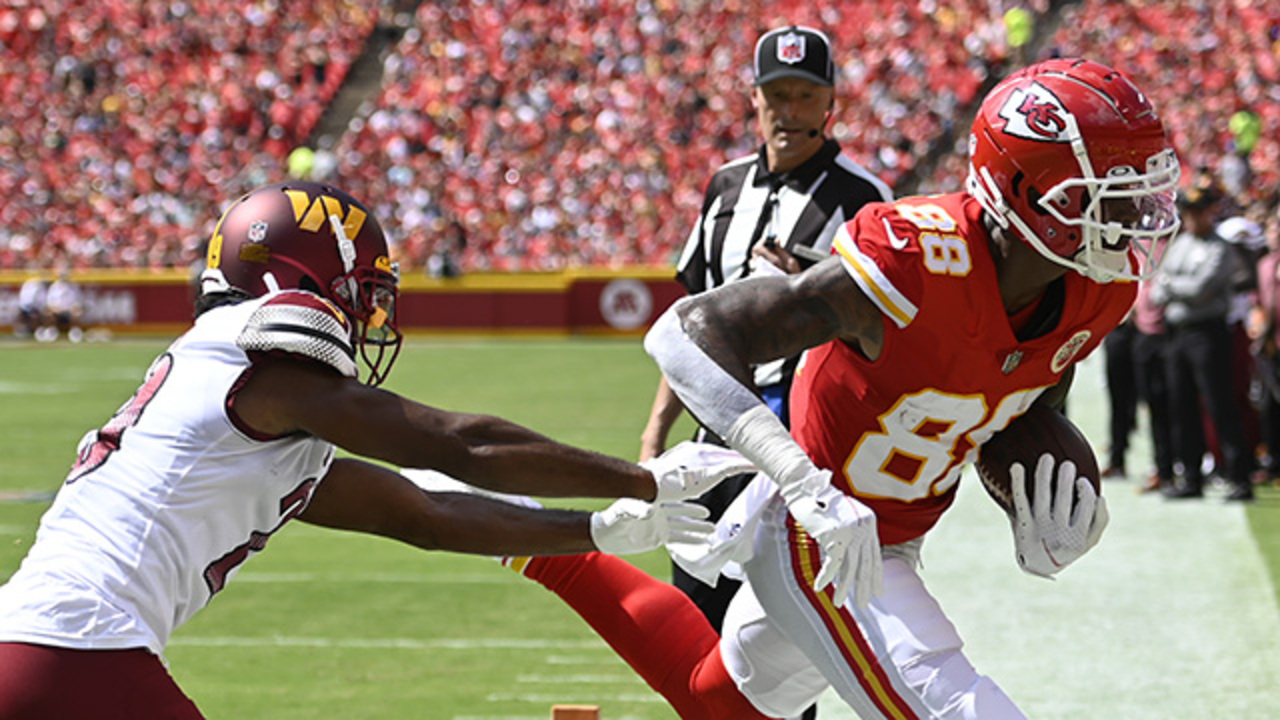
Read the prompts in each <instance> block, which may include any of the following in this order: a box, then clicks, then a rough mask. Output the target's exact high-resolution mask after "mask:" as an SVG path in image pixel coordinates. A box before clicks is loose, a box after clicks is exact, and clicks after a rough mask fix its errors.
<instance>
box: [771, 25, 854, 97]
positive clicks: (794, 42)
mask: <svg viewBox="0 0 1280 720" xmlns="http://www.w3.org/2000/svg"><path fill="white" fill-rule="evenodd" d="M755 76H756V77H755V84H756V85H764V84H765V83H770V82H773V81H774V80H780V79H782V78H788V77H790V78H800V79H802V80H808V81H809V82H812V83H817V84H819V85H825V86H827V87H831V86H832V85H833V84H835V66H834V65H833V64H832V62H831V43H830V42H829V41H828V40H827V36H826V35H823V34H822V33H821V32H818V31H817V30H814V29H813V28H807V27H803V26H801V25H790V26H787V27H783V28H778V29H776V30H770V31H769V32H767V33H765V34H764V35H762V36H761V37H760V41H759V42H757V43H756V55H755Z"/></svg>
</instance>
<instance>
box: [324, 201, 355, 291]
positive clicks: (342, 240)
mask: <svg viewBox="0 0 1280 720" xmlns="http://www.w3.org/2000/svg"><path fill="white" fill-rule="evenodd" d="M329 224H330V225H332V226H333V236H334V237H335V238H337V239H338V256H339V257H341V258H342V271H343V273H345V276H346V279H347V292H348V293H349V295H350V297H351V305H352V307H356V306H357V305H358V304H359V302H360V294H359V288H358V287H356V279H355V278H354V277H353V276H352V275H351V271H352V270H353V269H355V266H356V244H355V243H354V242H352V241H351V238H349V237H347V229H346V228H344V227H343V226H342V218H340V217H338V216H337V215H336V214H334V215H330V216H329Z"/></svg>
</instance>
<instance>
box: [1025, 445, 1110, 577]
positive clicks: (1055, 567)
mask: <svg viewBox="0 0 1280 720" xmlns="http://www.w3.org/2000/svg"><path fill="white" fill-rule="evenodd" d="M1056 473H1057V476H1058V482H1057V483H1056V487H1055V483H1054V481H1053V480H1054V474H1055V468H1054V458H1053V456H1052V455H1050V454H1048V453H1045V454H1044V455H1041V456H1040V460H1039V461H1038V462H1037V463H1036V472H1035V477H1034V478H1033V479H1032V480H1031V482H1034V483H1035V500H1034V501H1032V500H1030V499H1028V497H1027V477H1026V469H1025V468H1023V467H1022V463H1014V464H1013V465H1011V466H1010V467H1009V479H1010V481H1011V484H1012V485H1013V544H1014V549H1015V550H1016V551H1017V554H1018V567H1020V568H1022V570H1023V572H1026V573H1030V574H1032V575H1039V576H1040V577H1044V578H1052V577H1053V575H1054V574H1055V573H1057V572H1058V571H1060V570H1062V569H1063V568H1064V567H1066V566H1068V565H1070V564H1071V563H1073V562H1075V561H1076V560H1077V559H1078V558H1079V557H1080V556H1081V555H1084V554H1085V553H1086V552H1089V550H1090V549H1092V548H1093V546H1094V545H1097V544H1098V540H1100V539H1101V538H1102V531H1103V530H1105V529H1106V527H1107V522H1108V521H1109V520H1110V516H1109V515H1108V514H1107V501H1106V499H1105V498H1102V497H1100V496H1099V495H1098V493H1097V492H1095V491H1094V489H1093V485H1091V484H1089V480H1088V479H1087V478H1084V477H1082V476H1080V475H1079V474H1078V473H1077V472H1076V465H1075V463H1073V462H1071V461H1070V460H1067V461H1066V462H1063V463H1062V464H1061V465H1059V466H1058V467H1057V469H1056Z"/></svg>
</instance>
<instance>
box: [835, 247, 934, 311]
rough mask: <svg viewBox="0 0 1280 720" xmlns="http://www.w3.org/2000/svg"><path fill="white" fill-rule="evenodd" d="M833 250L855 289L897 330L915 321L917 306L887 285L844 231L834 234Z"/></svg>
mask: <svg viewBox="0 0 1280 720" xmlns="http://www.w3.org/2000/svg"><path fill="white" fill-rule="evenodd" d="M835 247H836V251H837V252H839V253H840V257H841V259H842V260H844V267H845V270H847V271H848V272H849V275H850V276H851V277H852V278H853V280H854V282H856V283H858V287H860V288H862V291H863V292H864V293H866V294H867V297H869V298H871V301H872V302H874V303H875V304H876V306H877V307H879V308H880V312H882V313H884V314H885V315H888V316H889V317H890V318H891V319H892V320H893V322H894V323H895V324H897V326H898V327H900V328H904V327H906V326H908V325H910V324H911V321H912V320H915V317H916V313H917V312H918V310H917V308H916V306H915V305H914V304H912V302H911V301H910V300H908V299H907V298H906V296H905V295H903V294H902V293H900V292H898V289H897V288H895V287H894V286H893V283H891V282H889V278H887V277H885V276H884V273H883V272H881V271H880V267H879V266H877V265H876V264H875V261H873V260H872V259H871V258H869V257H867V256H866V255H865V254H864V253H863V252H862V251H861V250H859V249H858V246H857V245H856V244H855V243H854V242H853V238H851V237H849V231H848V230H847V229H845V228H840V232H838V233H836V242H835Z"/></svg>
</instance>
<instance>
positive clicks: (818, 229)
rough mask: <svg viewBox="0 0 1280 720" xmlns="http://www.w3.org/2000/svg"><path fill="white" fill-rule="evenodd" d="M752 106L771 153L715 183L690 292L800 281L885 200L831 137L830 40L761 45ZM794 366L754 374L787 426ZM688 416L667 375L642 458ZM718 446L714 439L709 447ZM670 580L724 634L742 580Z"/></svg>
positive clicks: (759, 154)
mask: <svg viewBox="0 0 1280 720" xmlns="http://www.w3.org/2000/svg"><path fill="white" fill-rule="evenodd" d="M754 70H755V73H754V76H755V82H754V83H753V85H752V88H751V105H752V107H754V108H755V112H756V121H757V123H758V125H759V131H760V135H761V136H762V138H763V140H764V144H763V146H762V147H761V148H760V149H759V150H758V151H756V152H755V153H753V154H751V155H748V156H746V157H742V158H739V159H737V160H733V161H731V162H729V163H727V164H725V165H724V166H722V167H721V168H720V169H719V170H717V171H716V174H715V175H714V176H712V178H711V182H710V183H709V184H708V185H707V192H706V197H705V198H704V199H703V202H702V214H701V216H700V217H699V218H698V222H697V224H696V225H694V227H693V231H692V232H691V233H690V234H689V240H688V244H687V245H686V246H685V249H684V252H683V253H682V254H681V257H680V264H679V269H678V271H677V273H676V279H677V280H678V281H679V282H680V284H681V285H683V286H684V288H685V290H687V291H688V292H689V293H690V294H694V293H700V292H704V291H706V290H710V289H713V288H716V287H719V286H721V285H723V284H725V283H727V282H731V281H734V280H737V279H739V278H743V277H747V276H748V275H751V274H753V273H755V274H759V273H797V272H800V271H801V270H803V269H804V268H806V267H808V266H810V265H812V264H814V263H815V262H817V261H819V260H821V259H823V258H825V257H826V256H828V255H830V254H831V243H832V240H833V239H834V237H835V234H836V231H837V230H839V229H840V228H841V227H842V226H843V225H844V224H845V222H846V221H848V220H850V219H852V218H853V215H854V214H855V213H856V212H857V211H858V209H859V208H861V207H862V206H863V205H865V204H867V203H870V202H879V201H888V200H891V199H892V192H891V191H890V189H889V187H888V186H887V185H885V184H884V183H883V182H882V181H881V180H880V179H879V178H877V177H875V176H874V175H872V174H871V173H870V172H868V171H867V170H866V169H865V168H863V167H861V166H859V165H858V164H857V163H855V162H853V161H852V160H850V159H849V158H847V157H845V156H844V155H842V154H841V150H840V144H839V143H837V142H836V141H835V140H832V139H830V138H828V137H826V135H825V129H826V125H827V122H828V120H830V118H831V113H832V110H833V109H834V107H835V90H834V87H833V86H834V83H835V66H834V64H833V63H832V59H831V43H830V42H829V41H828V40H827V36H826V35H824V34H823V33H821V32H819V31H817V30H814V29H812V28H807V27H800V26H796V25H791V26H788V27H782V28H778V29H776V30H771V31H769V32H767V33H765V34H764V35H763V36H762V37H761V38H760V40H759V42H757V43H756V48H755V66H754ZM796 360H797V358H791V359H789V360H778V361H775V362H771V363H768V364H765V365H760V366H758V367H757V368H756V369H755V383H756V386H757V388H758V389H759V390H760V392H761V394H762V395H763V397H764V398H765V400H766V402H768V404H769V407H770V408H772V409H773V411H774V412H775V413H777V414H778V416H779V417H781V418H782V420H783V422H784V423H785V422H787V394H788V392H789V390H790V387H791V374H792V372H793V371H794V369H795V364H796ZM683 410H684V407H683V405H681V403H680V400H679V399H678V398H677V397H676V396H675V393H673V392H672V391H671V388H670V387H669V386H668V385H667V381H666V379H665V378H663V379H662V380H661V381H660V382H659V385H658V391H657V395H656V397H655V398H654V402H653V410H652V412H651V413H650V415H649V422H648V424H647V425H646V426H645V430H644V434H643V435H642V436H641V446H640V459H641V460H646V459H649V458H651V457H654V456H656V455H659V454H661V453H662V451H663V450H664V449H665V448H666V444H667V434H668V432H669V431H670V430H671V426H672V425H673V424H675V421H676V419H677V418H679V417H680V413H681V412H682V411H683ZM698 434H699V436H700V437H701V438H703V439H710V440H712V441H716V442H718V439H716V438H705V437H703V436H704V435H705V431H702V430H700V431H699V433H698ZM748 479H749V476H744V477H740V478H730V479H729V480H726V481H725V482H723V483H721V484H720V485H719V486H718V487H716V488H715V489H714V490H712V491H711V492H709V493H708V494H707V495H704V496H703V497H702V498H701V501H702V502H703V503H704V504H705V505H707V506H708V507H709V508H711V511H712V517H713V519H714V518H718V517H719V516H720V514H721V513H723V512H724V509H725V508H726V507H727V506H728V504H729V503H730V502H731V501H732V500H733V498H734V497H735V496H737V494H738V493H739V492H740V491H741V490H742V488H743V487H745V485H746V481H747V480H748ZM672 573H673V576H674V577H673V582H674V583H675V585H676V586H678V587H680V588H681V589H682V590H684V591H685V593H687V594H688V595H689V596H690V597H691V598H693V600H694V601H695V602H696V603H697V604H698V606H699V607H700V608H701V609H702V611H703V613H704V614H705V615H706V616H707V618H708V619H709V620H710V621H711V624H712V625H714V626H715V627H716V628H717V629H718V628H719V627H720V626H721V621H722V620H723V618H724V612H725V609H726V607H727V606H728V603H729V600H730V598H732V597H733V593H734V591H735V590H736V589H737V587H738V583H736V582H732V581H729V580H726V579H724V578H721V580H720V582H719V584H718V585H717V587H716V588H715V589H712V588H710V587H708V586H706V585H704V584H702V583H701V582H699V581H698V580H696V579H694V578H692V577H690V576H688V575H687V574H685V573H684V572H683V571H682V570H680V569H679V567H676V566H674V565H673V566H672Z"/></svg>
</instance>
